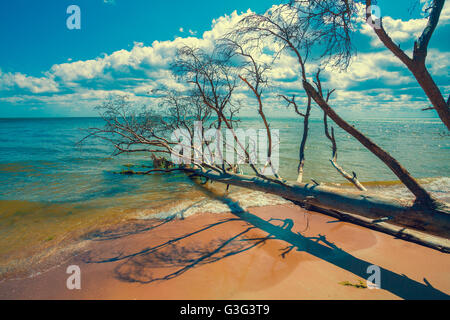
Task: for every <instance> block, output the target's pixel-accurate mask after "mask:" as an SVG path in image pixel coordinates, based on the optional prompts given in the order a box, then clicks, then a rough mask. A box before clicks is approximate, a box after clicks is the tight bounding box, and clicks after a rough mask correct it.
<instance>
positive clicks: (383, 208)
mask: <svg viewBox="0 0 450 320" xmlns="http://www.w3.org/2000/svg"><path fill="white" fill-rule="evenodd" d="M185 171H188V172H190V173H192V174H194V175H197V176H202V177H205V178H207V179H209V180H211V181H218V182H221V183H225V184H228V185H234V186H238V187H244V188H250V189H252V190H257V191H262V192H267V193H271V194H275V195H278V196H282V197H284V198H286V199H289V200H293V201H298V202H302V203H304V204H307V205H309V206H314V207H318V208H321V209H326V210H327V212H328V213H332V214H331V215H333V216H335V217H338V218H340V219H343V220H346V221H349V222H352V223H357V224H360V225H363V226H365V227H370V228H372V229H376V230H379V231H382V232H385V233H388V234H392V235H396V236H398V237H400V238H402V239H404V240H410V241H414V242H417V243H420V244H422V245H425V246H428V247H432V248H435V249H438V250H441V251H444V252H450V240H448V239H450V209H449V207H448V206H445V205H442V206H441V207H440V208H437V209H430V208H428V207H422V206H419V205H417V204H415V205H408V204H403V203H401V202H399V201H397V200H395V199H390V198H383V197H374V196H368V195H367V194H364V193H362V192H357V191H355V192H346V191H343V190H340V189H337V188H331V187H326V186H321V185H319V186H318V185H315V184H314V185H311V184H304V183H290V182H278V181H268V180H265V179H262V178H258V177H252V176H246V175H237V174H230V173H227V174H221V173H218V172H216V171H213V170H202V169H193V168H185ZM386 221H389V224H388V223H386ZM405 228H411V229H414V230H406V229H405ZM430 234H431V235H435V236H438V237H441V238H437V237H432V236H430Z"/></svg>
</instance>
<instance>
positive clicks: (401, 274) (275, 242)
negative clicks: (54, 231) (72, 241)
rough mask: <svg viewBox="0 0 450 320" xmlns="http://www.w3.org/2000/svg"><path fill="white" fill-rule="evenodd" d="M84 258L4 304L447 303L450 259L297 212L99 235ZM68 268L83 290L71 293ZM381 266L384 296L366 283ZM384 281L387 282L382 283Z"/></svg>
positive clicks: (262, 212) (208, 217)
mask: <svg viewBox="0 0 450 320" xmlns="http://www.w3.org/2000/svg"><path fill="white" fill-rule="evenodd" d="M88 242H89V243H87V244H86V247H85V248H84V250H83V253H81V254H80V255H78V256H75V257H73V258H70V259H69V260H68V261H65V262H63V263H62V264H61V265H60V266H58V267H54V268H53V269H50V270H48V271H47V272H44V273H42V274H39V275H36V276H34V277H32V278H25V279H20V280H5V281H3V282H0V299H195V300H196V299H227V300H228V299H258V300H262V299H287V300H289V299H402V298H403V299H416V298H417V299H427V298H438V299H449V298H450V296H449V295H450V277H449V276H448V275H449V273H448V272H449V270H450V255H448V254H445V253H441V252H438V251H436V250H433V249H430V248H426V247H423V246H420V245H417V244H414V243H411V242H407V241H403V240H400V239H395V238H394V237H392V236H389V235H387V234H384V233H380V232H377V231H374V230H369V229H366V228H363V227H360V226H357V225H354V224H350V223H347V222H341V221H338V220H336V219H335V218H332V217H329V216H326V215H323V214H320V213H317V212H313V211H307V210H305V209H302V208H300V207H298V206H296V205H294V204H280V205H272V206H263V207H252V208H249V209H248V211H247V213H234V214H233V213H220V214H218V213H213V214H212V213H198V214H195V215H193V216H190V217H186V218H185V219H172V220H163V221H161V220H159V221H158V220H152V221H150V220H149V221H148V224H147V225H144V224H142V225H141V227H140V228H136V227H133V226H132V225H128V226H127V225H123V226H122V227H120V228H118V229H115V230H109V231H105V232H103V233H99V234H96V235H95V237H93V238H91V240H89V241H88ZM69 265H78V266H79V267H80V270H81V290H76V289H75V290H69V289H67V287H66V280H67V278H68V277H69V276H70V275H69V274H67V273H66V269H67V267H68V266H69ZM369 265H377V266H379V267H381V288H382V289H368V288H356V287H354V286H349V285H344V284H343V283H347V284H357V283H359V281H360V280H361V281H363V283H366V279H367V278H368V277H369V276H370V274H368V273H367V266H369ZM383 280H384V281H383Z"/></svg>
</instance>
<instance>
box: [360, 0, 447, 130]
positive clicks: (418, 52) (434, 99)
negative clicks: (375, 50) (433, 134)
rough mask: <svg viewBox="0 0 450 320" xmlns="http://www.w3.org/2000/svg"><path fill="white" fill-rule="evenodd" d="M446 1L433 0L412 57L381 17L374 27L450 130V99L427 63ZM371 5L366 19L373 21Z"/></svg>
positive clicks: (368, 0) (369, 3) (367, 1)
mask: <svg viewBox="0 0 450 320" xmlns="http://www.w3.org/2000/svg"><path fill="white" fill-rule="evenodd" d="M444 3H445V0H433V3H432V5H431V8H430V9H431V12H430V15H429V17H428V23H427V25H426V27H425V29H424V30H423V32H422V35H421V36H420V37H419V39H418V40H417V41H416V42H415V43H414V50H413V57H412V59H411V58H410V57H409V56H408V55H407V54H406V53H405V52H404V51H403V50H402V49H400V47H399V46H398V45H397V44H395V43H394V41H393V40H392V39H391V37H389V35H388V34H387V32H386V30H385V29H384V28H383V23H382V20H381V19H380V24H379V27H378V26H376V27H374V28H373V29H374V31H375V34H376V35H377V36H378V38H379V39H380V40H381V42H382V43H383V44H384V46H385V47H386V48H388V49H389V50H390V51H391V52H392V53H393V54H394V55H395V56H396V57H397V58H398V59H399V60H400V61H401V62H402V63H403V64H404V65H405V66H406V67H407V68H408V69H409V70H410V71H411V73H412V74H413V75H414V77H415V78H416V80H417V82H418V83H419V85H420V87H421V88H422V89H423V91H424V92H425V94H426V95H427V97H428V99H429V100H430V102H431V104H432V105H433V109H435V110H436V112H437V113H438V115H439V118H440V119H441V120H442V122H443V123H444V124H445V126H446V127H447V129H448V130H450V106H449V101H450V99H449V101H447V102H446V101H445V99H444V97H443V95H442V93H441V91H440V90H439V88H438V86H437V85H436V83H435V82H434V80H433V78H432V77H431V75H430V73H429V72H428V69H427V67H426V65H425V61H426V57H427V53H428V43H429V42H430V39H431V36H432V35H433V32H434V30H435V29H436V27H437V25H438V22H439V17H440V15H441V11H442V8H443V7H444ZM371 5H372V1H371V0H366V12H367V13H366V19H368V20H369V19H370V21H373V16H372V14H371V10H370V9H369V8H370V6H371Z"/></svg>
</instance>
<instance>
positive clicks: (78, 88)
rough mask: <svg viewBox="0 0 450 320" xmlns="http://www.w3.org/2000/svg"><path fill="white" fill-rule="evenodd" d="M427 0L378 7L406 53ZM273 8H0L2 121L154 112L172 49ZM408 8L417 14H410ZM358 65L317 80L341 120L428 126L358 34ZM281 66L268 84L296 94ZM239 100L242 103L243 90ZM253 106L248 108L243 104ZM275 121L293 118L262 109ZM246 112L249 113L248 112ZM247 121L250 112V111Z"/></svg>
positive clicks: (439, 41)
mask: <svg viewBox="0 0 450 320" xmlns="http://www.w3.org/2000/svg"><path fill="white" fill-rule="evenodd" d="M423 1H424V0H418V1H414V0H402V1H387V0H379V1H378V3H379V6H380V8H381V12H382V15H383V17H384V22H385V27H386V29H387V30H388V32H389V33H390V34H391V36H392V37H393V38H394V40H396V41H397V42H398V43H400V44H401V45H402V48H405V49H409V48H410V47H411V45H412V43H413V41H414V38H415V37H416V36H417V34H418V32H420V31H421V29H422V28H423V25H424V23H425V19H423V18H422V16H421V14H420V11H421V9H422V7H423V3H420V2H423ZM277 3H278V1H273V0H272V1H270V0H241V1H239V0H228V1H220V2H211V1H204V0H197V1H179V0H174V1H152V0H147V1H144V0H128V1H125V0H114V1H112V0H109V1H107V0H85V1H81V0H71V1H65V0H58V1H51V0H41V1H32V0H27V1H25V0H15V1H2V2H0V41H1V43H2V49H3V50H0V117H47V116H92V115H95V111H94V110H93V107H94V106H96V105H98V104H99V103H100V102H101V101H102V100H104V99H105V98H106V97H107V96H108V95H110V94H129V95H131V96H132V97H133V98H134V99H135V100H136V101H139V102H142V103H148V104H151V103H152V100H151V99H150V97H148V95H147V93H148V91H149V90H150V89H151V88H153V87H155V86H156V85H157V84H163V85H168V86H171V85H172V86H175V85H176V84H175V83H173V82H172V81H171V80H169V79H168V78H169V77H170V75H169V73H168V70H167V66H168V63H169V61H170V59H171V58H172V57H173V55H174V52H175V49H176V47H177V46H180V45H182V44H186V43H187V44H195V45H198V46H208V45H209V44H210V43H211V42H212V41H213V40H214V39H216V38H218V37H219V36H220V33H221V32H223V31H224V30H226V28H227V27H229V26H231V25H232V23H233V22H235V21H237V20H239V18H240V14H241V13H242V12H246V11H247V10H248V9H250V10H252V11H254V12H257V13H263V12H265V10H266V9H268V8H270V6H272V5H274V4H277ZM414 3H417V5H415V6H414ZM71 4H76V5H78V6H79V7H80V9H81V30H69V29H68V28H67V27H66V19H67V17H68V16H69V15H68V14H67V13H66V9H67V7H68V6H69V5H71ZM449 38H450V13H449V5H448V3H447V4H446V7H445V8H444V11H443V14H442V17H441V22H440V25H439V26H438V29H437V31H436V33H435V35H434V37H433V39H432V41H431V43H430V53H429V58H428V65H429V67H430V71H431V73H432V74H433V75H434V77H435V80H436V82H437V83H438V85H439V86H440V88H441V90H442V91H443V92H444V95H445V96H447V95H448V94H449V91H450V82H449V77H448V76H449V67H448V60H449V56H450V44H449V41H448V39H449ZM355 45H356V47H357V49H358V56H357V57H356V58H355V61H354V63H353V64H352V65H351V67H350V68H349V70H348V72H347V73H345V74H344V73H341V74H332V73H331V72H325V73H324V77H325V78H324V79H325V80H326V84H327V85H328V86H330V87H332V88H336V89H337V90H336V94H335V95H334V97H333V98H334V99H333V105H334V107H335V108H336V110H338V111H339V112H341V113H342V114H344V115H345V114H349V115H353V116H356V115H364V116H368V117H371V116H373V117H376V116H386V117H435V114H434V112H433V111H427V112H422V111H420V109H421V108H424V107H427V106H428V105H429V103H428V102H427V100H426V97H425V95H424V94H423V92H422V91H421V89H420V88H419V87H418V85H417V83H416V82H415V81H414V79H413V78H412V76H411V75H410V74H409V72H408V71H407V70H406V69H405V67H403V66H402V65H401V64H399V63H398V61H396V58H395V57H393V56H392V54H391V53H390V52H388V51H386V49H384V48H383V47H382V46H380V43H379V42H378V40H377V39H376V38H375V37H374V34H373V32H372V31H371V30H369V29H367V28H365V27H364V26H363V25H362V24H361V28H360V29H359V30H358V31H357V34H356V36H355ZM291 60H292V59H290V57H288V56H286V57H282V59H281V60H280V62H279V63H278V64H277V66H275V67H274V71H273V75H274V76H275V78H276V83H277V85H278V86H279V87H280V91H282V92H286V93H295V92H297V91H299V90H297V88H299V82H298V80H299V79H298V77H297V76H298V72H297V66H295V63H294V62H293V61H291ZM242 94H245V92H244V90H243V91H242ZM250 105H251V103H250ZM267 105H268V109H269V110H270V111H269V112H270V113H272V114H277V115H279V114H286V115H290V113H289V112H288V111H286V110H285V109H284V107H283V103H282V102H281V101H276V100H270V99H268V103H267ZM249 108H250V107H249ZM248 112H251V108H250V111H248Z"/></svg>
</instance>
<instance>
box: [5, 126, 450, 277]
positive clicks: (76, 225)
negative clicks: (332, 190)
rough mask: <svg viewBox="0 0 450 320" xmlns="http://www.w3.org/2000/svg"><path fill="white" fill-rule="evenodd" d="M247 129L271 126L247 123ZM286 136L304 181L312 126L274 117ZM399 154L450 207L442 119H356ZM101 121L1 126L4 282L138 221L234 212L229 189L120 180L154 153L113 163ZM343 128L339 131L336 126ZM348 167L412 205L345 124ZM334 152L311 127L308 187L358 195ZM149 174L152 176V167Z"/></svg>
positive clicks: (449, 149) (259, 198)
mask: <svg viewBox="0 0 450 320" xmlns="http://www.w3.org/2000/svg"><path fill="white" fill-rule="evenodd" d="M241 120H242V121H241V124H240V127H242V128H243V129H248V128H253V129H259V128H264V127H263V124H262V122H261V120H260V119H258V118H252V117H247V118H246V117H244V118H242V119H241ZM269 120H270V126H271V129H272V130H274V129H276V130H279V140H280V145H279V168H280V171H279V173H280V175H281V176H282V177H283V178H284V179H286V180H296V176H297V173H296V170H297V164H298V151H299V145H300V141H301V137H302V131H303V130H302V128H303V125H302V122H303V119H302V118H273V119H269ZM350 122H351V124H352V125H354V126H355V127H357V128H358V129H359V130H360V131H362V132H363V133H365V134H366V135H367V136H368V137H369V138H371V139H372V140H373V141H374V142H376V143H377V144H379V145H380V146H381V147H383V148H384V149H385V150H386V151H388V152H389V153H390V154H391V155H392V156H394V157H395V158H396V159H397V160H398V161H399V162H400V163H401V164H402V165H403V166H404V167H405V168H407V170H408V171H409V172H410V173H411V174H412V175H413V176H414V177H416V178H417V179H418V180H419V182H420V183H421V184H423V186H424V187H425V188H426V189H427V190H429V191H430V192H431V193H432V194H433V195H434V196H436V197H437V198H439V199H441V200H443V201H447V202H450V135H449V133H448V132H447V129H446V128H445V126H444V125H443V124H442V123H441V121H440V120H439V119H389V120H386V119H367V120H360V119H359V120H357V121H356V120H355V121H350ZM103 124H104V123H103V120H102V119H101V118H94V117H92V118H24V119H0V281H1V280H2V279H6V278H10V277H12V276H17V275H20V276H32V275H33V274H36V273H37V272H39V271H38V270H41V267H39V266H40V265H41V264H43V263H44V264H45V263H49V265H50V264H51V263H50V262H48V261H51V259H52V257H54V256H55V255H61V254H62V255H64V254H65V255H71V254H73V252H78V251H79V250H81V249H80V248H82V246H83V245H84V243H85V242H86V241H85V240H86V239H89V235H92V234H95V232H96V231H97V230H103V229H105V228H108V227H110V226H116V225H120V224H123V223H127V222H129V221H136V220H147V219H170V218H173V217H178V218H184V217H187V216H189V215H193V214H197V213H200V212H213V213H221V212H226V211H230V203H227V202H226V201H223V197H222V196H223V195H225V192H226V191H225V189H224V188H222V187H221V186H217V187H215V188H216V189H214V192H209V191H208V192H206V191H205V188H204V187H203V186H201V185H199V184H198V183H196V182H195V181H193V180H192V179H190V178H189V177H187V176H186V175H185V174H183V173H180V172H178V173H175V172H174V173H170V174H164V173H155V174H152V175H124V174H118V173H119V172H121V171H124V170H134V171H145V170H148V167H149V166H151V165H152V162H151V159H150V157H149V155H148V154H130V155H126V154H125V155H120V156H113V149H112V146H111V145H108V144H107V143H106V142H105V141H103V140H98V139H89V140H87V141H85V142H84V143H82V144H79V143H78V142H79V141H80V140H82V138H83V137H85V136H86V135H87V131H86V130H87V129H88V128H92V127H101V126H103ZM331 125H333V124H332V123H330V126H331ZM335 134H336V141H337V146H338V163H339V164H340V165H341V166H342V167H343V168H344V169H345V170H346V171H348V172H353V171H354V172H356V174H357V176H358V179H359V180H360V181H361V182H362V183H363V184H364V185H365V186H366V187H367V188H368V189H369V192H373V193H376V194H379V195H382V196H387V197H392V198H396V199H406V200H408V199H412V196H411V194H410V193H409V192H408V190H407V189H406V188H404V187H403V186H402V185H401V184H400V183H399V181H397V179H396V177H395V176H394V175H393V174H392V173H391V172H390V170H389V169H388V168H387V167H386V166H385V165H384V164H383V163H382V162H381V161H380V160H378V159H377V158H376V157H375V156H374V155H372V154H371V153H370V152H369V151H367V150H366V149H365V148H364V147H363V146H362V145H361V144H359V143H358V142H357V141H356V140H355V139H353V138H352V137H351V136H350V135H348V134H347V133H346V132H344V131H342V130H341V129H339V128H337V127H336V126H335ZM330 158H331V145H330V142H329V140H328V139H327V138H326V137H325V135H324V126H323V121H322V119H311V121H310V129H309V138H308V143H307V146H306V165H305V174H304V182H311V181H312V180H311V179H313V180H314V181H316V182H319V183H321V184H325V185H331V186H337V187H342V188H351V186H350V185H349V184H348V182H347V181H346V180H345V179H344V178H343V177H342V176H341V175H339V173H338V172H337V171H336V170H335V169H334V168H333V167H332V165H331V163H330V161H329V160H330ZM146 168H147V169H146ZM227 197H229V198H230V199H232V203H238V204H239V205H240V207H242V208H248V207H252V206H263V205H271V204H280V203H286V202H287V201H286V200H284V199H281V198H279V197H276V196H271V195H267V194H264V193H260V192H255V191H251V190H242V189H238V188H232V189H231V191H230V192H229V193H228V194H227Z"/></svg>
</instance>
